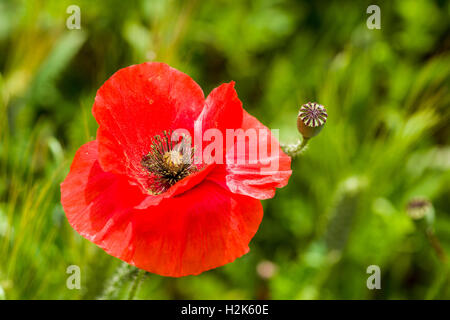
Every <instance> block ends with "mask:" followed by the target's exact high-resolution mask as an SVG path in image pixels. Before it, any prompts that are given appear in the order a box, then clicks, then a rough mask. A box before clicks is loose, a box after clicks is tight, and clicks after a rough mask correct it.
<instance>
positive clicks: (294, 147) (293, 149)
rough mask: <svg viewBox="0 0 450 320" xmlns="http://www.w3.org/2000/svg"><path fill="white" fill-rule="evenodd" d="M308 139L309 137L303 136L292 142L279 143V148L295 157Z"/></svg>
mask: <svg viewBox="0 0 450 320" xmlns="http://www.w3.org/2000/svg"><path fill="white" fill-rule="evenodd" d="M308 141H309V139H307V138H303V139H302V140H299V141H297V143H294V144H281V149H283V151H284V152H285V153H286V154H287V155H288V156H291V157H293V158H295V157H297V156H299V155H300V154H301V153H302V152H303V151H304V150H305V148H306V145H307V144H308Z"/></svg>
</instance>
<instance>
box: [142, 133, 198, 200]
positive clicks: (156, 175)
mask: <svg viewBox="0 0 450 320" xmlns="http://www.w3.org/2000/svg"><path fill="white" fill-rule="evenodd" d="M193 159H194V148H192V147H191V141H190V139H188V138H186V137H184V136H183V137H182V139H181V142H179V143H174V141H172V137H171V134H170V133H169V132H167V131H164V132H163V134H162V135H157V136H155V137H153V140H152V145H151V150H150V152H149V153H148V154H146V155H145V156H144V157H142V160H141V165H142V166H143V167H144V169H145V171H147V172H148V173H149V184H148V185H149V192H150V193H152V194H161V193H163V192H165V191H167V190H168V189H169V188H170V187H171V186H173V185H174V184H175V183H177V182H178V181H180V180H181V179H183V178H185V177H187V176H188V175H190V174H191V173H193V172H195V171H197V167H196V166H195V165H194V164H193Z"/></svg>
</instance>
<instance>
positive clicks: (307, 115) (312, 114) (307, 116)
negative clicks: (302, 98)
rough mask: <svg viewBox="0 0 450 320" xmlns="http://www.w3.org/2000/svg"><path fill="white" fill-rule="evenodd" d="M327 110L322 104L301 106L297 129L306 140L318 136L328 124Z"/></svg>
mask: <svg viewBox="0 0 450 320" xmlns="http://www.w3.org/2000/svg"><path fill="white" fill-rule="evenodd" d="M327 117H328V114H327V110H326V109H325V107H324V106H323V105H321V104H318V103H316V102H308V103H306V104H304V105H302V106H301V108H300V110H299V112H298V117H297V128H298V131H299V132H300V133H301V134H302V136H303V138H304V139H306V140H307V139H310V138H312V137H314V136H316V135H317V134H318V133H319V132H320V130H322V128H323V126H324V125H325V122H327Z"/></svg>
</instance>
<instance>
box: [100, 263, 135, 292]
mask: <svg viewBox="0 0 450 320" xmlns="http://www.w3.org/2000/svg"><path fill="white" fill-rule="evenodd" d="M132 271H133V269H132V268H131V266H130V265H129V264H127V263H125V262H123V263H122V264H121V265H120V266H119V267H118V268H117V269H116V270H115V271H114V273H113V275H112V276H111V278H109V279H108V280H107V282H106V285H105V288H104V289H103V292H102V294H101V295H100V297H98V300H106V299H112V298H114V297H115V296H116V295H117V291H118V290H119V289H120V288H121V287H122V285H123V283H124V282H125V281H126V280H127V279H128V278H129V275H130V274H131V273H132Z"/></svg>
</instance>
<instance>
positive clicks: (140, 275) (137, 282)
mask: <svg viewBox="0 0 450 320" xmlns="http://www.w3.org/2000/svg"><path fill="white" fill-rule="evenodd" d="M144 275H145V270H142V269H140V270H139V271H138V274H137V275H136V277H135V278H134V281H133V284H132V285H131V289H130V293H129V294H128V300H133V299H134V296H135V295H136V292H137V290H138V288H139V285H140V284H141V282H142V280H143V279H144Z"/></svg>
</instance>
